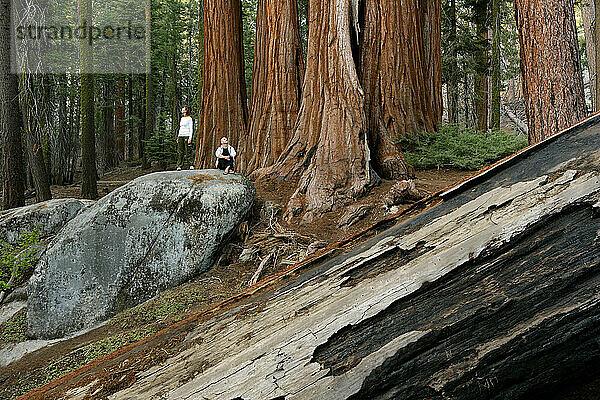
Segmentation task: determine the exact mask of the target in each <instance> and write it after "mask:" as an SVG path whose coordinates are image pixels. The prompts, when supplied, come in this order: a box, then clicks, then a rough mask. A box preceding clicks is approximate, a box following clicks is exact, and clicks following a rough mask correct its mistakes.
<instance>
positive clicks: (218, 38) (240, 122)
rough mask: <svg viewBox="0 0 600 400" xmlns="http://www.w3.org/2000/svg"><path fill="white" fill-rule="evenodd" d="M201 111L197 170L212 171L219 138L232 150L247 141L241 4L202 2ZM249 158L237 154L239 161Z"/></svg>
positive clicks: (220, 0)
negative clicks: (240, 141) (241, 142)
mask: <svg viewBox="0 0 600 400" xmlns="http://www.w3.org/2000/svg"><path fill="white" fill-rule="evenodd" d="M203 11H204V63H203V75H202V82H203V87H202V111H201V113H200V121H199V123H198V142H197V147H196V161H195V164H196V168H214V165H215V155H214V153H215V149H216V148H217V147H218V146H219V141H220V139H221V137H224V136H225V137H228V138H229V143H230V144H231V145H232V146H233V147H238V143H239V140H247V138H246V135H245V134H246V129H247V121H248V111H247V104H246V82H245V78H244V56H243V51H242V4H241V1H240V0H204V8H203ZM245 157H250V155H249V154H240V155H239V156H238V160H237V162H238V163H239V162H240V158H245Z"/></svg>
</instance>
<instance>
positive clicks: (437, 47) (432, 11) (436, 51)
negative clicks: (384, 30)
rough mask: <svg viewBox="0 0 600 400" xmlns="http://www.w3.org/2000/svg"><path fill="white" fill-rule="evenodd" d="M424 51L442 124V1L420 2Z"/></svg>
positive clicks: (438, 120)
mask: <svg viewBox="0 0 600 400" xmlns="http://www.w3.org/2000/svg"><path fill="white" fill-rule="evenodd" d="M419 8H420V9H421V18H422V26H423V51H424V60H425V70H426V76H427V82H428V84H429V89H428V91H429V94H430V95H431V104H432V110H433V115H434V117H435V124H436V128H437V124H439V123H441V122H442V114H443V112H444V104H443V98H442V0H420V5H419Z"/></svg>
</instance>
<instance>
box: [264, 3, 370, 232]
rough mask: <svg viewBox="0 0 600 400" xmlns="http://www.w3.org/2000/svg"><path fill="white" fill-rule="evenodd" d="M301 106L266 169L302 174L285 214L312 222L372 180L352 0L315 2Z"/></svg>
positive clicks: (285, 174) (294, 175) (289, 175)
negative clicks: (285, 139) (352, 28)
mask: <svg viewBox="0 0 600 400" xmlns="http://www.w3.org/2000/svg"><path fill="white" fill-rule="evenodd" d="M309 13H310V15H309V20H310V25H309V34H308V51H307V60H308V61H307V65H306V75H305V81H304V85H303V90H302V106H301V108H300V113H299V116H298V123H297V125H296V129H295V132H294V135H293V137H292V139H291V140H290V143H289V145H288V146H287V148H286V150H285V151H284V153H283V154H282V156H281V157H280V158H279V160H278V162H277V163H276V164H275V165H274V166H273V167H271V168H269V171H266V173H271V174H276V173H278V174H281V175H283V177H284V178H286V179H294V178H299V186H298V189H297V190H296V192H295V193H294V195H293V196H292V198H291V200H290V202H289V203H288V206H287V210H286V217H287V218H289V217H292V216H298V215H300V214H301V213H302V212H305V214H304V220H305V221H310V220H312V219H313V218H314V217H316V216H319V215H320V214H322V213H324V212H327V211H330V210H332V209H334V207H335V206H340V205H342V204H344V203H347V202H348V201H351V200H353V199H355V198H357V197H358V196H360V195H362V194H364V193H365V191H366V190H367V188H368V186H369V184H370V183H371V172H370V169H369V149H368V145H367V136H366V118H365V113H364V108H363V107H364V96H363V91H362V89H361V87H360V84H359V81H358V76H357V72H356V67H355V65H354V60H353V58H352V50H351V38H350V27H349V26H350V2H349V0H311V2H310V9H309Z"/></svg>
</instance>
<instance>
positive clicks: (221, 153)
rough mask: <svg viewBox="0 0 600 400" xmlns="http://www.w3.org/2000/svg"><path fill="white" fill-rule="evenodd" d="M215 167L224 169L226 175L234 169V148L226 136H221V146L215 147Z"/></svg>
mask: <svg viewBox="0 0 600 400" xmlns="http://www.w3.org/2000/svg"><path fill="white" fill-rule="evenodd" d="M215 155H216V156H217V168H218V169H220V170H221V171H224V174H225V175H227V174H228V173H230V172H234V170H235V156H236V155H237V154H236V152H235V149H234V148H233V147H231V146H230V145H229V140H227V138H226V137H224V138H221V146H219V148H218V149H217V151H216V153H215Z"/></svg>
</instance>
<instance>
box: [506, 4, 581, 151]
mask: <svg viewBox="0 0 600 400" xmlns="http://www.w3.org/2000/svg"><path fill="white" fill-rule="evenodd" d="M515 8H516V17H517V26H518V29H519V41H520V47H521V71H522V73H523V92H524V95H525V104H526V107H527V117H528V124H529V142H530V143H537V142H539V141H541V140H543V139H545V138H547V137H548V136H550V135H552V134H554V133H556V132H558V131H560V130H561V129H563V128H566V127H568V126H570V125H572V124H574V123H575V122H577V121H579V120H581V119H583V118H585V116H586V106H585V97H584V92H583V79H582V73H581V61H580V58H579V51H578V42H577V30H576V25H575V9H574V5H573V0H544V1H542V0H516V1H515Z"/></svg>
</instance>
